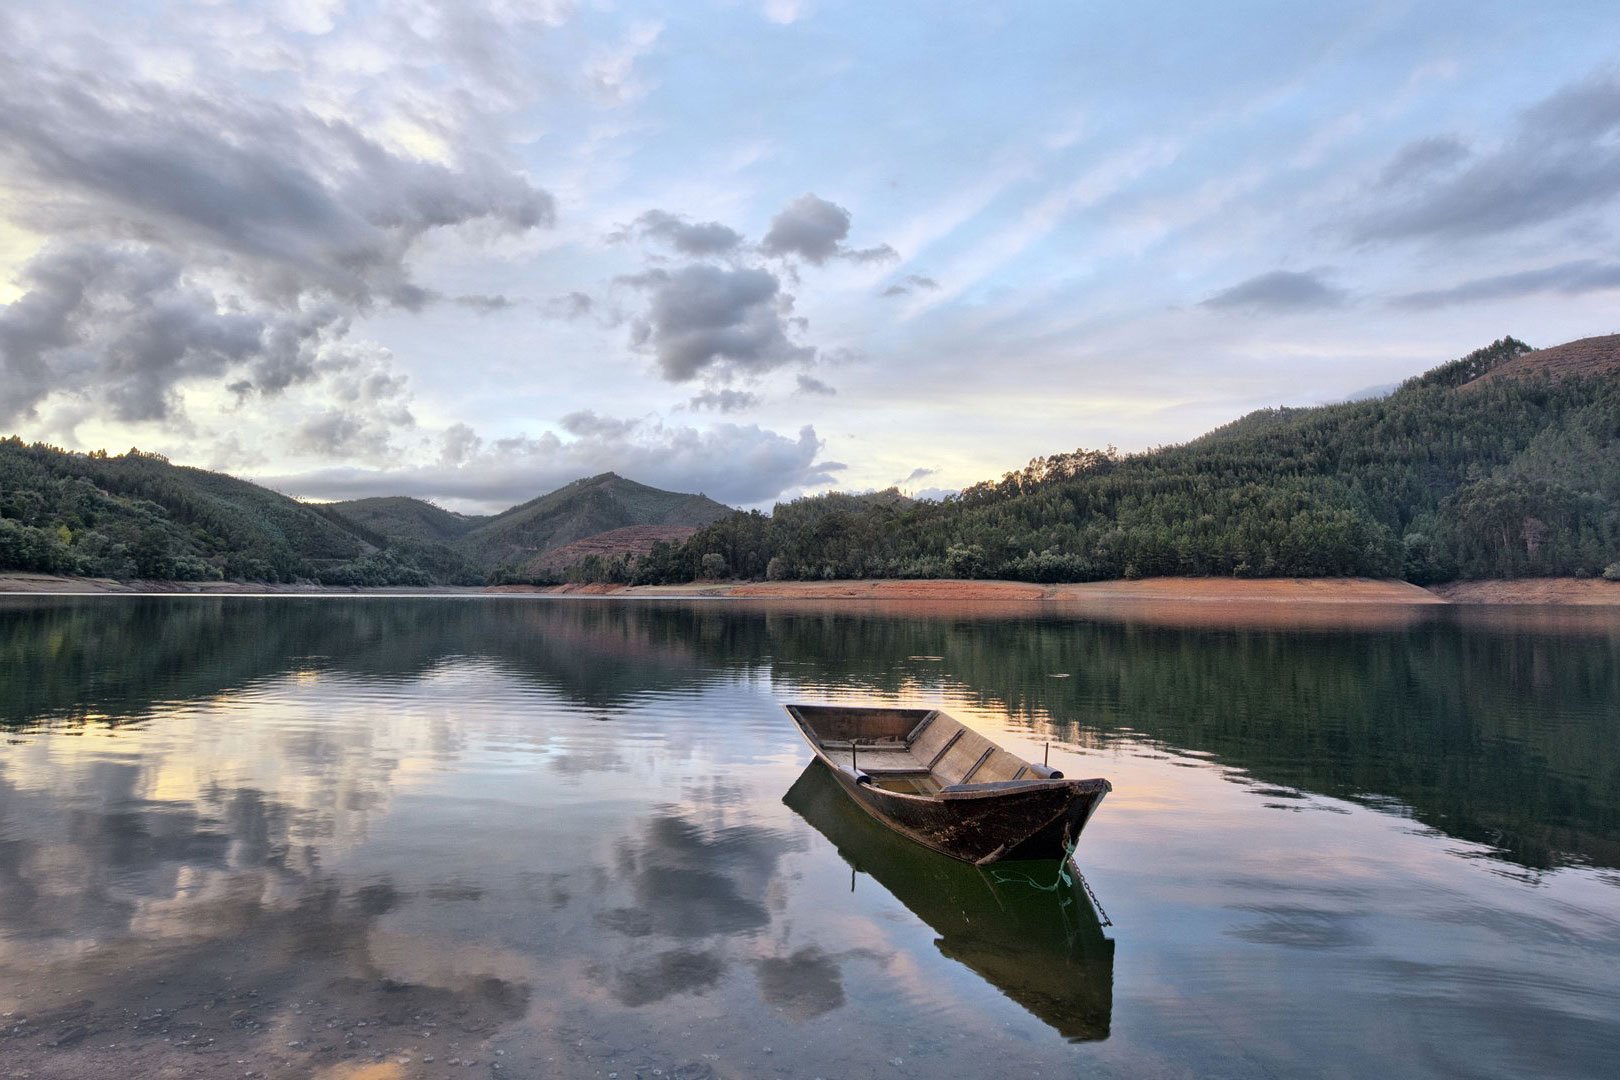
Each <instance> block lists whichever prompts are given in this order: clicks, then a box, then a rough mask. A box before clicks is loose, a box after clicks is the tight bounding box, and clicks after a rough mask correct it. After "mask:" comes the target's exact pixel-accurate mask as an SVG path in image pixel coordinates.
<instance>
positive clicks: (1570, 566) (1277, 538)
mask: <svg viewBox="0 0 1620 1080" xmlns="http://www.w3.org/2000/svg"><path fill="white" fill-rule="evenodd" d="M707 554H714V555H718V556H720V557H721V558H722V559H723V560H724V561H725V564H726V565H727V566H728V567H729V568H730V569H731V570H732V571H733V572H736V573H740V574H742V575H743V576H748V577H761V576H770V577H773V578H808V579H815V578H873V577H967V578H971V577H990V578H1012V579H1017V580H1026V581H1052V582H1056V581H1090V580H1099V579H1108V578H1122V577H1123V578H1134V577H1152V576H1189V575H1192V576H1199V575H1217V576H1238V577H1284V576H1288V577H1325V576H1365V577H1404V578H1406V579H1407V580H1409V581H1413V582H1416V583H1419V584H1426V583H1429V582H1437V581H1449V580H1457V579H1479V578H1516V577H1534V576H1554V575H1574V576H1579V575H1594V574H1598V573H1603V572H1605V570H1606V569H1607V568H1609V567H1611V566H1612V567H1614V569H1613V571H1612V573H1614V574H1616V575H1620V337H1607V338H1589V339H1585V340H1583V341H1579V342H1571V343H1569V344H1568V345H1564V346H1559V347H1557V348H1553V349H1544V350H1539V351H1538V350H1532V349H1531V348H1530V347H1529V346H1528V345H1526V344H1524V343H1523V342H1520V341H1516V340H1514V339H1513V338H1503V339H1502V340H1500V341H1497V342H1495V343H1494V344H1492V345H1490V346H1488V347H1486V348H1484V349H1480V350H1477V351H1476V352H1473V353H1470V354H1468V355H1467V356H1464V357H1462V358H1460V359H1458V360H1454V361H1451V362H1449V363H1446V364H1442V365H1440V366H1438V367H1436V368H1434V369H1432V370H1431V371H1429V372H1426V373H1425V374H1423V375H1420V376H1417V377H1415V378H1412V379H1409V380H1407V382H1405V383H1404V384H1402V386H1401V387H1400V388H1399V389H1398V390H1396V391H1395V392H1394V393H1392V394H1390V395H1389V396H1387V397H1383V398H1377V399H1372V400H1365V401H1355V402H1348V403H1344V404H1338V405H1325V406H1319V407H1314V408H1290V409H1266V410H1261V411H1259V412H1257V413H1253V414H1250V415H1249V416H1246V417H1244V418H1242V419H1240V420H1237V421H1234V422H1233V423H1231V424H1228V425H1226V426H1224V427H1222V428H1218V429H1216V430H1215V431H1213V432H1210V433H1209V434H1208V435H1206V436H1204V437H1202V438H1199V439H1196V440H1194V441H1192V442H1189V443H1186V444H1184V445H1181V446H1172V447H1166V448H1163V449H1159V450H1153V451H1148V452H1144V453H1140V454H1131V455H1119V454H1116V453H1114V452H1112V451H1086V450H1080V451H1075V452H1073V453H1068V454H1058V455H1055V456H1053V457H1049V458H1040V459H1037V460H1035V461H1033V462H1031V463H1030V465H1029V466H1028V467H1027V468H1025V469H1023V470H1020V471H1019V472H1014V473H1008V474H1007V475H1006V476H1004V477H1002V479H1001V480H1000V481H993V482H986V483H983V484H977V485H974V486H973V487H970V488H968V489H966V490H965V491H963V492H962V494H961V496H960V497H958V498H955V499H950V500H947V501H945V502H944V503H919V504H915V505H912V506H896V505H881V504H873V505H869V506H865V507H860V506H853V505H850V504H848V503H847V501H846V502H843V503H839V502H837V501H836V500H829V499H826V498H819V499H808V500H800V501H799V502H796V503H792V504H789V505H788V506H786V507H777V509H776V512H775V514H774V515H773V517H771V518H769V519H766V518H763V517H757V516H756V517H749V516H746V515H738V516H736V517H734V518H730V519H727V520H724V521H721V522H719V523H717V524H715V525H713V526H710V527H709V528H707V529H705V530H703V531H701V532H699V533H698V534H697V535H695V536H694V537H693V538H692V539H691V540H689V541H688V542H687V543H686V544H685V545H682V546H681V547H680V548H678V549H674V548H669V549H655V550H654V551H653V552H651V553H650V554H649V556H648V557H647V558H646V559H645V560H643V561H642V563H641V564H640V565H639V566H638V568H637V570H636V573H635V580H637V581H642V582H647V583H653V582H678V581H690V580H694V579H696V578H697V577H699V576H701V572H702V560H703V557H704V556H705V555H707Z"/></svg>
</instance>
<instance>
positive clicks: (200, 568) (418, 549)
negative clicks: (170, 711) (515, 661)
mask: <svg viewBox="0 0 1620 1080" xmlns="http://www.w3.org/2000/svg"><path fill="white" fill-rule="evenodd" d="M730 513H731V510H730V509H729V508H727V507H724V506H721V505H720V504H719V503H716V502H713V501H712V500H710V499H706V498H704V497H703V496H701V495H686V494H682V493H679V492H670V491H660V490H658V489H657V488H650V487H646V486H645V485H642V484H637V483H634V482H633V481H629V480H625V479H623V478H621V477H618V476H615V475H613V474H612V473H607V474H604V475H602V476H597V477H592V478H590V479H587V480H580V481H576V482H575V483H573V484H570V485H568V486H567V487H565V488H562V489H561V490H559V491H556V492H552V493H551V494H550V495H546V496H542V497H541V498H539V499H536V500H534V501H532V502H529V503H525V504H523V505H522V506H518V507H514V508H513V509H511V510H508V511H507V512H505V513H504V514H500V515H496V516H494V517H469V516H464V515H460V514H454V513H451V512H450V511H447V510H443V509H441V508H439V507H436V506H433V505H432V504H430V503H426V502H422V501H421V500H419V499H411V498H405V497H397V498H379V499H359V500H355V501H352V502H347V503H331V504H324V505H323V504H310V503H302V502H299V501H297V500H296V499H290V498H288V497H287V496H285V495H281V494H279V493H277V492H274V491H271V490H269V489H268V488H263V487H259V486H258V485H256V484H252V483H249V482H248V481H246V480H238V479H236V478H235V477H231V476H226V475H224V474H222V473H214V472H208V471H206V470H203V469H193V468H187V467H185V466H180V465H174V464H171V463H170V462H169V461H168V460H167V459H166V458H163V457H162V456H160V455H157V454H149V453H142V452H141V451H139V450H131V451H130V452H129V453H127V454H119V455H108V454H106V453H102V452H97V453H92V454H76V453H69V452H67V451H64V450H60V449H57V448H55V447H50V446H45V445H42V444H34V445H27V444H25V443H23V441H22V440H21V439H19V438H16V437H12V438H9V439H0V571H5V570H32V571H40V572H44V573H57V574H81V575H87V576H93V577H115V578H126V579H127V578H147V579H156V580H178V581H206V580H218V579H221V578H223V579H228V580H235V581H265V582H294V581H316V582H320V583H323V584H328V585H432V584H455V585H477V584H483V583H484V582H486V581H488V580H491V579H495V580H505V579H509V578H512V577H519V578H522V577H526V576H532V575H531V574H530V573H529V570H528V566H527V564H528V562H529V561H532V560H534V559H536V558H537V557H538V556H540V555H541V554H543V553H544V552H546V551H548V550H550V549H551V548H554V547H560V546H562V545H564V544H567V543H569V542H571V541H575V540H579V539H581V538H582V537H585V536H590V535H594V534H595V533H600V532H604V531H607V530H610V529H621V528H623V527H624V526H634V525H650V526H661V525H682V526H697V525H702V524H706V523H708V522H712V521H714V520H716V519H717V518H720V517H724V516H726V515H728V514H730ZM504 560H509V561H510V563H511V564H510V565H506V562H505V561H504Z"/></svg>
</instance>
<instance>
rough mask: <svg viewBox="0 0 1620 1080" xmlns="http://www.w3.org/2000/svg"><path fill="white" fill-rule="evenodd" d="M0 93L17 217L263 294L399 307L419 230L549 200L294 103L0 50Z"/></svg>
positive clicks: (500, 223)
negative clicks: (168, 252) (138, 244)
mask: <svg viewBox="0 0 1620 1080" xmlns="http://www.w3.org/2000/svg"><path fill="white" fill-rule="evenodd" d="M0 93H3V94H4V97H5V99H6V101H7V108H6V109H5V110H3V111H0V165H3V166H4V171H5V173H6V175H7V176H8V179H9V180H10V182H11V184H12V188H11V195H12V198H13V200H14V202H15V206H14V208H13V217H14V218H15V219H16V220H18V221H19V223H20V224H22V225H23V226H24V227H26V228H29V229H31V230H33V231H37V232H41V233H45V234H48V235H53V236H57V237H64V236H75V237H80V238H82V237H87V236H88V237H91V238H95V239H106V238H110V237H123V236H138V237H142V238H145V239H147V240H148V242H151V243H159V242H161V243H162V244H163V246H166V247H169V248H170V249H172V250H176V251H179V252H183V253H184V254H185V255H186V256H187V263H188V265H196V264H197V263H198V262H199V261H206V262H209V263H212V264H220V263H226V262H227V261H228V265H229V268H230V269H231V270H232V271H233V272H235V273H237V274H239V275H241V276H242V277H244V278H245V279H246V282H245V283H246V284H249V285H251V286H252V287H253V289H254V291H255V292H256V293H258V294H260V295H261V296H279V297H282V298H288V297H292V296H296V295H297V294H299V293H301V292H303V291H306V290H308V289H311V288H321V289H325V290H328V291H330V292H332V293H334V294H337V295H339V296H342V297H345V298H347V299H350V300H354V301H358V302H370V301H372V300H375V299H382V300H385V301H393V300H395V299H396V297H398V298H399V299H400V300H401V301H402V302H403V303H404V305H405V306H410V302H411V300H412V299H414V298H416V296H417V295H418V294H415V293H412V292H411V291H410V286H411V282H410V279H409V273H408V270H407V267H406V263H405V258H406V255H407V254H408V252H409V250H410V248H411V246H412V244H413V243H414V242H415V241H416V240H417V239H419V238H420V237H421V236H422V235H423V234H424V233H426V232H428V231H430V230H433V229H439V228H445V227H452V226H459V225H466V224H469V223H471V222H475V221H482V222H486V223H488V224H489V225H491V226H493V227H496V228H498V229H503V230H508V231H516V232H522V231H526V230H529V229H533V228H536V227H539V226H544V225H549V224H551V223H552V221H553V220H554V217H555V205H554V202H553V200H552V197H551V196H550V195H549V194H548V193H546V192H544V191H542V190H540V189H538V188H536V187H534V186H532V185H531V184H530V183H529V182H528V181H527V180H526V179H524V178H523V177H522V176H521V175H519V174H517V173H515V172H512V171H510V170H507V169H504V168H501V167H499V166H498V165H496V164H495V163H494V162H493V161H491V160H489V159H488V158H484V157H481V156H479V155H469V159H468V160H467V161H466V162H464V163H462V164H460V165H458V166H457V167H454V168H452V167H450V166H448V165H443V164H440V163H438V162H433V161H425V160H421V159H417V158H413V157H407V156H405V155H402V154H398V153H395V152H393V151H391V150H389V149H387V148H385V147H383V146H382V145H381V144H379V143H377V142H375V141H374V140H373V139H371V138H370V137H368V136H367V135H366V134H365V133H364V132H363V131H361V130H360V129H359V128H357V127H355V126H354V125H352V124H349V123H347V122H344V121H342V120H338V119H333V118H330V117H326V116H321V115H317V114H316V113H314V112H312V111H309V110H307V109H303V108H300V107H296V106H285V105H278V104H272V103H268V102H260V101H255V100H252V99H248V98H243V97H239V96H221V95H210V94H203V93H199V92H194V91H191V90H188V89H186V88H183V87H175V86H170V85H163V84H157V83H152V82H143V81H137V80H133V79H129V78H127V77H126V78H120V77H118V76H117V75H116V74H101V73H94V72H87V71H84V70H72V71H69V70H65V69H63V68H61V67H59V66H56V65H53V64H51V63H50V62H49V61H48V60H42V59H41V58H39V57H26V58H24V57H20V56H14V55H11V54H9V53H0ZM157 238H161V241H159V240H158V239H157Z"/></svg>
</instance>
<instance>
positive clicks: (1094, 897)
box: [1074, 866, 1114, 926]
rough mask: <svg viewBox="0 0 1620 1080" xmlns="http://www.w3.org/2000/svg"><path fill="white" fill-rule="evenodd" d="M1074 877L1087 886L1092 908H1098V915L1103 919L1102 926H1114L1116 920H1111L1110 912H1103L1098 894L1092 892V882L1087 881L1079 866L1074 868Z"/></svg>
mask: <svg viewBox="0 0 1620 1080" xmlns="http://www.w3.org/2000/svg"><path fill="white" fill-rule="evenodd" d="M1074 876H1075V877H1077V878H1079V879H1080V884H1081V885H1083V886H1085V890H1086V895H1087V896H1089V897H1091V906H1092V907H1094V908H1096V909H1097V914H1098V915H1099V916H1101V917H1102V924H1103V925H1104V926H1113V925H1114V920H1113V919H1110V918H1109V917H1108V912H1106V911H1104V910H1103V906H1102V901H1101V900H1099V899H1097V894H1096V893H1094V892H1092V891H1091V882H1089V881H1087V880H1086V875H1085V874H1083V873H1081V872H1080V867H1079V866H1076V867H1075V868H1074Z"/></svg>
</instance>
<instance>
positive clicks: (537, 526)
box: [459, 473, 733, 576]
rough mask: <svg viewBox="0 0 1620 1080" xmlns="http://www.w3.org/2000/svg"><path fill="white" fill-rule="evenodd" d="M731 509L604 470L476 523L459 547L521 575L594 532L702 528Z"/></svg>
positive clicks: (480, 562) (478, 560)
mask: <svg viewBox="0 0 1620 1080" xmlns="http://www.w3.org/2000/svg"><path fill="white" fill-rule="evenodd" d="M732 512H733V511H732V509H731V507H729V506H724V505H722V504H720V503H717V502H715V501H714V500H713V499H710V498H707V497H706V496H703V495H687V494H683V493H681V492H676V491H663V490H660V489H659V488H654V487H648V486H647V485H645V484H638V483H636V482H635V481H634V480H626V479H625V478H624V477H622V476H619V475H617V474H616V473H603V474H601V475H600V476H592V477H588V478H586V479H584V480H576V481H574V482H573V483H572V484H569V485H568V486H566V487H562V488H559V489H557V490H556V491H553V492H551V493H550V494H548V495H542V496H540V497H539V498H538V499H533V500H531V501H529V502H526V503H524V504H523V505H521V506H514V507H512V509H510V510H507V511H505V512H504V513H501V514H497V515H495V516H494V517H492V518H486V519H484V520H482V521H480V522H477V523H476V524H475V525H474V527H473V528H472V529H471V530H469V531H468V532H467V533H466V534H465V535H464V536H463V537H462V538H461V540H460V541H459V546H460V548H461V550H463V551H464V552H466V554H467V556H468V557H469V558H470V559H472V560H473V561H474V562H476V563H477V564H478V565H480V566H484V567H499V566H508V567H513V568H514V569H515V570H516V571H517V572H518V575H519V576H522V572H523V571H524V570H527V569H529V568H531V567H532V566H533V565H534V563H535V562H536V561H537V560H538V559H539V558H540V556H542V555H544V554H545V553H546V552H549V551H551V550H553V549H555V548H560V547H562V546H564V545H565V544H572V543H574V542H575V541H577V540H583V539H585V538H586V537H589V536H597V535H599V534H601V533H605V532H610V531H613V530H617V529H623V528H627V527H629V526H633V525H685V526H693V527H697V526H703V525H708V524H710V523H712V522H715V521H719V520H720V519H722V518H725V517H729V516H730V515H731V514H732Z"/></svg>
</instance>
